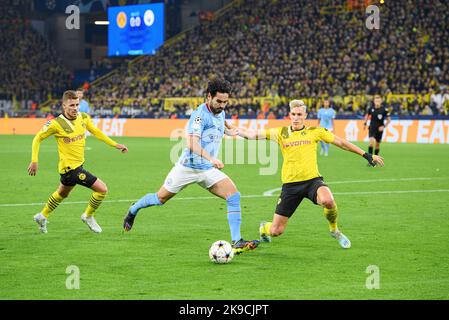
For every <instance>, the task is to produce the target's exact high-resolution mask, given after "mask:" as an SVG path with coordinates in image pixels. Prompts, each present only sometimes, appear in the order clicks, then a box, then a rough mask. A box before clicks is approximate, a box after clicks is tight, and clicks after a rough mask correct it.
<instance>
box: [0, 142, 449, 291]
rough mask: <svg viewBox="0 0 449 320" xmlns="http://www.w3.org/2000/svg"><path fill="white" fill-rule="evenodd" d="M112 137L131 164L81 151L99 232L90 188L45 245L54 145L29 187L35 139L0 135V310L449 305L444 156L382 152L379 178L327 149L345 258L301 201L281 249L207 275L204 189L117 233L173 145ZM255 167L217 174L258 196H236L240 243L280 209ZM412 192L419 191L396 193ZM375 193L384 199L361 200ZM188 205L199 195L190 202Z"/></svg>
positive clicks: (105, 152) (211, 225) (161, 174)
mask: <svg viewBox="0 0 449 320" xmlns="http://www.w3.org/2000/svg"><path fill="white" fill-rule="evenodd" d="M118 140H119V141H120V142H122V143H125V144H126V145H127V146H128V147H129V149H130V152H129V153H128V154H120V153H119V152H118V151H116V150H114V149H112V148H110V147H108V146H107V145H105V144H103V143H101V142H99V141H97V140H95V139H93V138H89V141H88V146H89V147H90V149H89V150H87V151H86V159H87V160H86V163H85V167H86V169H87V170H89V171H91V172H92V173H94V174H95V175H97V176H98V177H100V178H101V179H102V180H103V181H105V182H106V183H107V185H108V187H109V195H108V197H107V200H108V201H106V202H104V203H103V205H102V206H101V207H100V209H99V211H98V213H97V220H98V222H99V223H100V225H101V226H102V227H103V233H102V234H98V235H97V234H93V233H91V232H90V231H89V230H88V229H87V227H86V226H85V225H84V224H83V223H82V222H81V220H80V215H81V213H82V212H83V210H84V208H85V206H86V203H87V201H88V199H89V197H90V190H88V189H84V188H82V187H80V186H78V187H77V188H75V190H74V191H73V193H72V194H71V195H70V197H69V198H68V199H67V200H66V202H76V201H83V202H84V203H81V204H63V205H61V206H60V207H59V208H58V209H57V210H56V211H55V212H54V213H53V214H52V215H51V217H50V223H49V225H48V230H49V233H48V234H46V235H43V234H40V233H39V231H38V228H37V225H36V224H35V223H34V222H33V220H32V217H33V215H34V214H35V213H36V212H38V211H40V209H41V208H42V205H41V204H39V203H43V202H45V201H46V200H47V199H48V197H49V195H50V194H51V193H52V192H53V191H54V190H55V188H56V186H57V185H58V183H59V175H58V173H57V153H56V146H55V142H54V141H53V139H52V138H50V139H48V141H45V142H43V144H42V146H41V153H40V163H39V166H40V168H39V172H38V175H37V176H36V177H29V176H28V175H27V172H26V168H27V166H28V164H29V160H30V149H31V141H32V137H31V136H0V160H1V161H0V163H1V165H0V190H1V193H0V217H1V221H2V227H1V231H0V299H448V298H449V271H448V268H447V261H449V241H448V240H449V239H448V238H449V236H448V230H449V218H448V214H447V213H448V199H449V197H448V196H449V192H448V191H447V190H449V164H448V162H447V159H449V148H448V146H447V145H418V144H387V143H384V144H382V150H381V152H382V155H383V156H384V157H385V161H386V167H384V168H368V167H366V165H365V163H366V161H365V160H364V159H363V158H361V157H357V156H355V155H354V154H350V153H348V152H344V151H341V150H337V149H336V148H335V147H332V148H331V152H330V156H329V157H327V158H323V157H321V158H319V165H320V172H321V174H322V175H323V176H324V177H325V180H326V181H327V182H328V184H329V186H330V187H331V189H332V191H333V192H334V193H335V198H336V201H337V203H338V206H339V210H340V217H339V225H340V227H341V229H342V230H343V231H344V233H345V234H347V235H348V236H349V237H350V239H351V241H352V245H353V247H352V248H351V249H350V250H343V249H341V248H340V247H339V246H338V244H337V242H336V241H335V240H334V239H332V238H331V237H330V236H329V234H328V229H327V222H326V220H325V219H324V217H323V212H322V209H321V208H319V207H317V206H314V205H312V204H311V203H310V202H309V201H308V200H305V201H304V202H303V203H302V204H301V206H300V207H299V209H298V210H297V212H296V213H295V214H294V216H293V217H292V219H291V221H290V222H289V225H288V228H287V230H286V232H285V234H284V235H282V236H281V237H280V238H276V239H275V240H274V242H272V243H271V244H262V245H261V246H260V247H259V248H258V249H257V250H256V251H254V252H250V253H248V254H244V255H241V256H237V257H235V258H234V260H233V261H232V262H231V263H230V264H227V265H215V264H213V263H211V262H210V261H209V259H208V249H209V246H210V245H211V244H212V242H214V241H216V240H219V239H229V231H228V225H227V219H226V205H225V203H224V201H222V200H220V199H213V198H212V197H210V198H209V196H210V194H209V193H208V192H207V191H205V190H203V189H201V188H200V187H198V186H190V187H188V188H187V189H185V190H183V191H182V192H181V193H180V194H179V195H178V196H177V198H174V199H173V200H172V201H170V202H169V203H168V204H166V205H165V206H163V207H158V208H149V209H146V210H144V211H141V212H140V213H139V216H138V217H137V219H136V224H135V227H134V229H133V230H132V232H130V233H128V234H122V231H121V225H122V219H123V216H124V214H125V212H126V211H127V208H128V206H129V204H130V203H131V200H133V199H138V198H140V197H141V196H142V195H144V194H146V193H149V192H154V191H156V190H157V189H158V188H159V187H160V185H161V184H162V183H163V181H164V178H165V176H166V174H167V173H168V171H169V170H170V168H171V166H172V165H171V163H170V160H169V153H170V149H171V147H172V146H173V144H174V143H175V142H170V141H169V140H168V139H144V138H119V139H118ZM360 145H361V146H363V147H366V145H365V144H360ZM259 168H260V165H257V164H251V165H250V164H247V165H232V164H230V165H227V166H226V167H225V169H224V171H225V172H226V173H227V174H228V175H229V176H230V177H231V178H232V179H233V180H234V182H235V183H236V185H237V186H238V188H239V190H240V192H241V193H242V195H243V196H249V195H251V196H257V195H260V196H259V197H244V198H243V199H242V209H243V224H242V234H243V235H244V237H246V238H255V237H257V236H258V224H259V222H260V221H261V220H267V219H271V217H272V214H273V211H274V208H275V204H276V200H277V198H276V197H263V196H261V195H262V194H263V192H265V191H267V190H270V189H274V188H277V187H279V186H280V177H279V174H275V175H268V176H261V175H259ZM404 178H405V179H404ZM416 178H425V179H421V180H418V179H416ZM400 179H402V180H400ZM361 180H362V181H361ZM379 180H383V181H379ZM342 181H359V182H353V183H342ZM360 181H361V182H360ZM363 181H365V182H363ZM407 190H417V191H418V192H413V193H408V192H404V193H400V192H399V191H407ZM419 190H440V191H439V192H437V191H430V192H420V191H419ZM441 190H446V191H441ZM379 191H381V192H385V191H387V193H379V194H368V193H369V192H379ZM360 192H367V193H360ZM354 193H355V194H354ZM357 193H358V194H357ZM195 196H200V197H203V198H199V199H195V200H188V199H184V198H188V197H195ZM204 197H206V198H204ZM118 200H129V201H118ZM33 203H37V204H33ZM8 204H18V205H16V206H10V205H8ZM30 204H31V205H30ZM70 265H76V266H77V267H78V268H79V269H80V274H81V282H80V290H68V289H66V286H65V284H66V279H67V277H68V274H66V268H67V267H68V266H70ZM369 265H376V266H378V267H379V269H380V289H375V290H368V289H367V288H366V287H365V282H366V279H367V277H368V276H369V274H367V273H366V268H367V267H368V266H369Z"/></svg>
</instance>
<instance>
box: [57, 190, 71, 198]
mask: <svg viewBox="0 0 449 320" xmlns="http://www.w3.org/2000/svg"><path fill="white" fill-rule="evenodd" d="M57 192H58V194H59V196H60V197H61V198H63V199H65V198H67V197H68V196H69V193H70V191H57Z"/></svg>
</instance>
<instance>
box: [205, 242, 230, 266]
mask: <svg viewBox="0 0 449 320" xmlns="http://www.w3.org/2000/svg"><path fill="white" fill-rule="evenodd" d="M209 258H210V261H212V262H215V263H229V262H231V260H232V258H234V251H232V246H231V244H230V243H229V242H227V241H224V240H218V241H215V242H214V243H213V244H212V246H211V247H210V249H209Z"/></svg>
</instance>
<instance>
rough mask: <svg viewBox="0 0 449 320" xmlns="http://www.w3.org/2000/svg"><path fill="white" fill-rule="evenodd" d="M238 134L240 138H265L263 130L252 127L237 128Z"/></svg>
mask: <svg viewBox="0 0 449 320" xmlns="http://www.w3.org/2000/svg"><path fill="white" fill-rule="evenodd" d="M238 131H239V132H238V135H239V136H240V137H242V138H245V139H248V140H258V139H260V140H262V139H266V138H267V136H266V133H265V131H263V130H254V129H247V128H242V127H239V128H238Z"/></svg>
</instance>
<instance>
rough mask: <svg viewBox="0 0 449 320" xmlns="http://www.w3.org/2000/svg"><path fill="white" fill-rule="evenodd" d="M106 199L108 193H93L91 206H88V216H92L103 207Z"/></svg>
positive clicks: (90, 201)
mask: <svg viewBox="0 0 449 320" xmlns="http://www.w3.org/2000/svg"><path fill="white" fill-rule="evenodd" d="M105 197H106V193H101V192H93V193H92V196H91V197H90V200H89V204H88V205H87V209H86V211H85V212H86V214H87V216H88V217H89V216H92V215H93V214H94V212H95V210H97V209H98V207H99V206H100V205H101V202H102V201H103V199H104V198H105Z"/></svg>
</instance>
